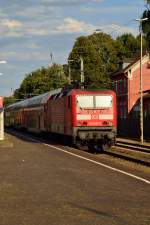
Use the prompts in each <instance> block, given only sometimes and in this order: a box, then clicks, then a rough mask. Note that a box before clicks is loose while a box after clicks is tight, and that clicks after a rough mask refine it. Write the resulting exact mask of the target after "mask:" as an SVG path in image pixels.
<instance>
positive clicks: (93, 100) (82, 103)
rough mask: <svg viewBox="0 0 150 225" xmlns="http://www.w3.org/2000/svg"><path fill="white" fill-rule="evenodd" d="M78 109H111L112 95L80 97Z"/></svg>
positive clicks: (78, 98)
mask: <svg viewBox="0 0 150 225" xmlns="http://www.w3.org/2000/svg"><path fill="white" fill-rule="evenodd" d="M77 107H79V108H110V107H112V96H111V95H78V96H77Z"/></svg>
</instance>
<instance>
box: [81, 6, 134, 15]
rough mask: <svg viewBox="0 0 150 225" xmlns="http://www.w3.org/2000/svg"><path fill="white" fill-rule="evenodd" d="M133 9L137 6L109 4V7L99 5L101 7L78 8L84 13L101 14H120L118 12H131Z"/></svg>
mask: <svg viewBox="0 0 150 225" xmlns="http://www.w3.org/2000/svg"><path fill="white" fill-rule="evenodd" d="M133 10H137V6H135V5H134V6H133V5H131V6H124V7H122V6H115V7H113V6H111V7H101V8H94V7H88V6H87V7H85V6H83V7H81V8H80V11H81V12H84V13H103V14H107V13H117V14H120V13H129V11H130V12H133Z"/></svg>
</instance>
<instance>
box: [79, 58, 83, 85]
mask: <svg viewBox="0 0 150 225" xmlns="http://www.w3.org/2000/svg"><path fill="white" fill-rule="evenodd" d="M80 61H81V84H83V83H84V64H83V58H82V56H80Z"/></svg>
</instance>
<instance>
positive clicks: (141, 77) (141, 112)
mask: <svg viewBox="0 0 150 225" xmlns="http://www.w3.org/2000/svg"><path fill="white" fill-rule="evenodd" d="M146 20H148V18H143V19H136V21H138V22H140V39H141V56H140V141H141V143H143V74H142V58H143V31H142V22H143V21H146Z"/></svg>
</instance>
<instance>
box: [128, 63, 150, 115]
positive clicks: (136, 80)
mask: <svg viewBox="0 0 150 225" xmlns="http://www.w3.org/2000/svg"><path fill="white" fill-rule="evenodd" d="M142 74H143V91H144V90H148V89H150V68H148V67H147V63H145V64H144V65H143V66H142ZM128 90H129V92H128V94H129V96H128V113H129V112H130V111H131V110H132V108H133V106H134V105H135V103H136V102H137V100H138V99H139V97H140V66H139V67H138V68H137V69H136V70H135V71H134V72H133V73H132V78H131V79H129V80H128Z"/></svg>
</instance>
